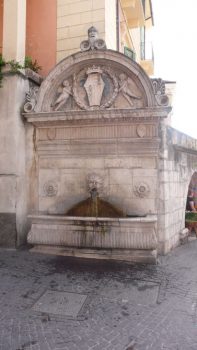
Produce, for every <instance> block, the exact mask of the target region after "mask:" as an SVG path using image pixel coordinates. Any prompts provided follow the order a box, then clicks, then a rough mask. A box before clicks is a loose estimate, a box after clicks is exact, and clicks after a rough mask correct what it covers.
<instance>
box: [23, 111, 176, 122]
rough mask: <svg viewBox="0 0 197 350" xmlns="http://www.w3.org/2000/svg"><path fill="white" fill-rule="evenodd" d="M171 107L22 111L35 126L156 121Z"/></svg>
mask: <svg viewBox="0 0 197 350" xmlns="http://www.w3.org/2000/svg"><path fill="white" fill-rule="evenodd" d="M170 111H171V107H152V108H150V107H149V108H142V109H141V108H140V109H108V110H94V111H81V110H72V111H65V112H39V113H35V112H34V113H24V114H23V116H24V118H25V119H26V121H27V122H28V123H32V124H33V125H35V126H42V125H45V126H46V125H54V124H65V123H69V122H72V123H73V122H75V121H77V122H84V121H86V122H87V121H88V122H94V121H101V120H102V121H115V120H116V121H125V120H127V121H128V120H130V121H143V122H144V121H158V120H159V119H161V118H162V119H163V118H166V117H167V116H168V114H169V112H170Z"/></svg>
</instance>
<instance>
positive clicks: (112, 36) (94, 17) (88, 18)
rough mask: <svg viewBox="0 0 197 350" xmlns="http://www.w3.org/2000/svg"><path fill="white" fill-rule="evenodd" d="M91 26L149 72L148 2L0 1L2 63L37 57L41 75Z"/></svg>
mask: <svg viewBox="0 0 197 350" xmlns="http://www.w3.org/2000/svg"><path fill="white" fill-rule="evenodd" d="M92 25H94V26H95V27H96V28H97V29H98V31H99V33H100V37H102V38H103V39H104V40H105V42H106V44H107V48H108V49H112V50H117V51H120V52H123V53H125V54H126V55H128V56H129V57H131V58H132V59H134V60H136V61H137V62H138V63H139V64H141V65H142V67H143V68H144V69H145V70H146V72H147V73H148V74H149V75H150V74H153V54H152V47H151V43H150V42H149V41H148V39H147V38H148V33H149V32H150V28H151V27H152V25H153V16H152V7H151V1H150V0H80V1H79V0H72V1H70V0H0V53H2V56H3V57H4V59H5V60H6V61H9V60H16V61H20V62H23V60H24V57H25V56H30V57H32V59H33V60H37V61H38V63H39V65H40V66H41V67H42V70H41V72H40V73H41V75H43V76H46V75H47V74H48V72H49V71H50V70H51V69H52V68H53V67H54V66H55V64H56V63H58V62H59V61H60V60H62V59H63V58H65V57H67V56H69V55H71V54H73V53H75V52H77V51H78V50H79V45H80V42H81V41H82V40H84V39H85V37H86V33H87V29H88V28H89V27H91V26H92Z"/></svg>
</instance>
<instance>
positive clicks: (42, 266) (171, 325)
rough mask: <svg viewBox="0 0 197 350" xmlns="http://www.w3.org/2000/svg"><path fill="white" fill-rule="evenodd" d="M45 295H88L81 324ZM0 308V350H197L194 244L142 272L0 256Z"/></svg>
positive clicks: (24, 253)
mask: <svg viewBox="0 0 197 350" xmlns="http://www.w3.org/2000/svg"><path fill="white" fill-rule="evenodd" d="M46 291H49V292H50V293H51V292H55V291H57V292H63V291H66V292H67V294H68V292H69V293H70V294H69V295H71V293H78V294H83V295H84V294H85V295H88V297H87V302H86V304H84V307H83V312H81V314H80V317H79V316H78V317H70V318H69V317H66V316H64V315H63V316H62V315H61V316H60V315H58V314H53V313H51V307H52V305H51V304H53V301H50V302H48V305H45V307H46V308H48V311H47V309H46V310H45V311H44V312H39V310H36V307H35V305H39V304H38V303H39V298H40V297H41V296H43V295H45V294H44V293H46ZM59 295H61V293H59ZM0 303H1V312H0V350H58V349H59V350H132V349H135V350H149V349H152V350H197V240H193V241H190V242H189V243H188V244H185V245H183V246H180V247H178V248H176V249H175V250H174V251H173V252H172V253H170V254H169V255H167V256H166V257H162V259H161V261H160V263H159V264H158V265H148V266H147V265H129V264H122V263H110V262H108V263H107V262H102V261H89V260H88V261H87V260H79V259H71V258H66V257H57V256H56V257H55V256H49V255H41V254H35V253H34V254H33V253H30V252H29V251H28V250H17V251H14V250H5V249H1V250H0ZM53 306H54V305H53ZM76 306H77V303H76ZM62 307H64V306H63V304H62ZM62 310H63V309H62Z"/></svg>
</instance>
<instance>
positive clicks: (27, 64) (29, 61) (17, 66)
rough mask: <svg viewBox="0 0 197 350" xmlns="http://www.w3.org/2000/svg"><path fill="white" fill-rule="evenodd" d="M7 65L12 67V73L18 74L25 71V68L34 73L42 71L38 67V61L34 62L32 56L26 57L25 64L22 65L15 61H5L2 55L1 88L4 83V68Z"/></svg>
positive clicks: (0, 56) (0, 64)
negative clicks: (22, 70)
mask: <svg viewBox="0 0 197 350" xmlns="http://www.w3.org/2000/svg"><path fill="white" fill-rule="evenodd" d="M5 65H9V66H10V72H12V73H16V72H18V71H19V70H20V69H25V68H30V69H31V70H33V71H34V72H36V73H38V72H39V70H41V69H42V67H41V66H39V65H38V62H37V60H34V61H33V60H32V58H31V57H30V56H26V57H25V60H24V63H23V64H20V62H18V61H15V60H10V61H7V62H6V61H5V60H4V59H3V57H2V54H0V87H2V81H3V73H2V68H3V67H4V66H5Z"/></svg>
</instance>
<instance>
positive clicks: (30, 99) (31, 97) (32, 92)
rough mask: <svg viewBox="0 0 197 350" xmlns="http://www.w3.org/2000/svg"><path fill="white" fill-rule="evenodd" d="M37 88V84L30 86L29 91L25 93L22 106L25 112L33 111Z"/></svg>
mask: <svg viewBox="0 0 197 350" xmlns="http://www.w3.org/2000/svg"><path fill="white" fill-rule="evenodd" d="M38 90H39V87H38V86H30V89H29V92H27V93H26V98H25V104H24V106H23V110H24V112H25V113H30V112H33V111H34V108H35V106H36V103H37V96H38Z"/></svg>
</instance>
